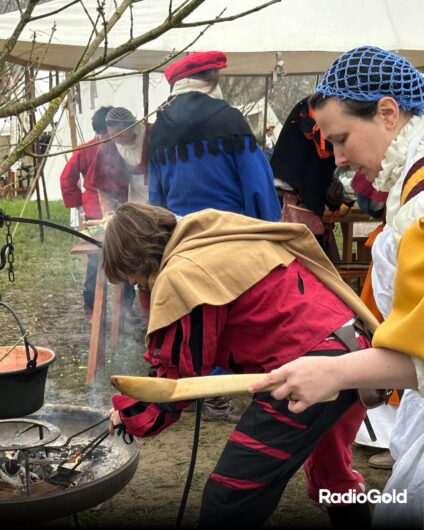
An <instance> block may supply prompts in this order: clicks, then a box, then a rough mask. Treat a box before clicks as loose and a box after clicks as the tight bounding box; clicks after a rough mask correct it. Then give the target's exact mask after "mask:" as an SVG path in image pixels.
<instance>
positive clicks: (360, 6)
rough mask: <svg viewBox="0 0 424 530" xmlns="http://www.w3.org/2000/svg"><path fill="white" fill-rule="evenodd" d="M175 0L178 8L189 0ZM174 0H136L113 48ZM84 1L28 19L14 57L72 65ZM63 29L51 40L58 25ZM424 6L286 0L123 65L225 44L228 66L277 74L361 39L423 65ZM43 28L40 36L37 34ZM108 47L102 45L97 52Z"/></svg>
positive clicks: (186, 33)
mask: <svg viewBox="0 0 424 530" xmlns="http://www.w3.org/2000/svg"><path fill="white" fill-rule="evenodd" d="M184 3H185V2H184V0H174V2H172V7H173V9H175V8H176V6H180V5H182V4H184ZM261 3H264V0H206V1H205V2H204V3H203V4H202V5H200V7H199V8H198V9H196V11H195V12H194V13H193V14H192V15H190V17H188V19H187V21H188V22H193V21H199V20H213V19H215V17H217V16H218V15H219V14H220V13H221V12H222V11H223V10H224V9H225V12H224V15H223V16H226V17H228V16H231V15H234V14H236V13H239V12H242V11H246V10H249V9H252V8H253V7H255V6H257V5H258V4H261ZM67 4H68V0H52V1H51V2H47V3H44V4H41V5H38V6H37V7H36V9H35V11H34V16H39V15H42V14H45V13H51V12H53V11H55V10H57V9H58V8H60V7H63V6H65V5H67ZM83 4H84V8H85V9H86V11H87V12H88V13H90V14H91V15H92V17H94V18H95V17H96V15H97V12H96V10H97V1H96V0H84V1H83ZM169 5H170V2H169V0H143V2H137V3H134V4H132V12H131V15H132V17H133V21H134V23H133V26H131V21H130V12H129V10H127V12H126V13H125V14H124V15H123V17H122V18H121V19H120V20H119V21H118V23H117V24H116V25H115V26H114V27H113V28H112V30H111V32H110V34H109V35H108V49H112V48H117V47H119V46H120V45H122V44H124V43H126V42H127V41H128V39H129V37H130V28H131V27H132V34H133V35H134V36H135V37H137V36H140V35H143V34H145V33H146V32H148V31H149V30H151V29H152V28H154V27H156V26H158V25H160V24H161V23H163V22H164V21H165V20H166V18H167V16H168V12H169ZM84 8H83V6H82V5H81V3H79V2H78V3H76V4H73V5H71V6H69V7H67V8H66V10H64V11H61V12H60V13H57V14H56V15H53V16H50V17H48V18H38V19H37V20H33V21H31V22H30V24H28V26H27V27H26V28H25V29H24V31H23V32H22V34H21V36H20V39H19V42H18V43H17V44H16V46H15V47H14V49H13V50H12V53H11V54H10V56H11V59H12V60H13V59H15V60H16V61H18V62H19V61H25V60H28V59H29V58H31V60H32V61H35V62H37V60H39V61H41V63H42V64H44V65H46V66H49V67H55V68H59V69H64V70H66V69H72V68H73V67H74V66H75V65H76V64H77V62H78V60H79V58H80V56H81V53H82V52H83V51H84V49H85V46H86V43H87V40H88V37H89V35H90V32H91V30H92V26H91V24H90V22H89V19H88V17H87V13H86V11H84ZM104 9H105V14H106V16H110V15H111V14H112V13H113V12H114V11H115V2H114V0H105V2H104ZM18 20H19V13H17V12H14V13H7V14H5V15H2V16H1V17H0V47H1V46H2V45H3V44H4V43H5V42H6V41H7V39H8V38H9V37H10V35H11V32H12V28H14V27H15V25H16V23H17V21H18ZM53 22H54V23H55V27H56V31H55V33H54V35H53V39H52V42H51V44H50V45H47V43H48V42H49V39H50V36H51V29H52V26H53ZM423 27H424V9H423V2H422V0H371V1H370V0H321V1H320V2H317V1H316V0H282V1H281V2H279V3H277V4H274V5H271V6H269V7H267V8H266V9H263V10H261V11H258V12H254V13H252V14H250V15H248V16H246V17H244V18H240V19H237V20H234V21H229V22H224V23H221V24H215V25H213V26H212V27H210V28H209V29H208V30H207V31H206V32H205V33H204V35H202V36H201V38H200V39H198V40H196V41H195V42H194V44H191V45H190V43H191V42H193V41H194V40H195V39H196V37H198V36H199V33H200V32H201V30H202V29H204V28H205V26H202V27H185V28H182V29H180V28H175V29H172V30H170V31H168V32H166V33H165V34H163V35H162V36H160V37H159V38H157V39H155V40H153V41H152V42H148V43H146V44H144V45H143V46H141V47H140V48H138V49H136V50H134V51H133V52H131V53H129V54H127V55H125V57H122V58H121V59H120V60H119V63H118V64H117V66H119V67H126V68H131V69H138V68H141V67H157V65H158V64H159V63H160V61H161V60H163V59H164V58H165V57H167V56H168V54H169V53H170V52H172V51H177V52H178V50H182V49H184V48H185V47H187V46H188V51H205V50H211V49H212V50H213V49H217V48H218V49H220V50H222V51H225V52H226V53H227V54H228V58H229V62H228V68H227V71H228V73H229V74H268V75H269V74H271V73H272V72H273V71H274V69H275V67H276V65H277V63H278V62H279V61H283V62H284V64H283V68H284V71H285V72H286V73H314V72H323V71H324V70H325V69H326V68H327V66H328V65H329V63H330V62H331V61H332V60H333V59H334V58H335V57H336V56H337V55H339V54H340V52H343V51H346V50H348V49H350V48H353V47H355V46H359V45H363V44H374V45H376V46H380V47H382V48H387V49H391V50H395V51H398V52H399V53H401V54H404V55H406V56H407V57H408V58H409V59H410V60H411V61H412V62H413V63H414V64H415V65H416V66H418V67H421V66H424V39H423V38H422V31H423V29H422V28H423ZM34 34H36V42H35V43H34V42H33V36H34ZM102 53H103V50H102V49H99V50H98V55H99V56H100V55H101V54H102Z"/></svg>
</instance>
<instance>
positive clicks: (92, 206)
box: [60, 138, 103, 219]
mask: <svg viewBox="0 0 424 530" xmlns="http://www.w3.org/2000/svg"><path fill="white" fill-rule="evenodd" d="M96 141H97V138H93V139H92V140H90V141H89V142H87V143H86V144H83V145H90V144H93V143H94V142H96ZM98 149H99V146H98V145H93V146H92V147H88V148H86V149H81V150H78V151H74V153H73V154H72V157H71V158H70V159H69V161H68V163H67V164H66V166H65V168H64V169H63V171H62V174H61V175H60V189H61V191H62V197H63V202H64V204H65V206H66V208H79V207H80V206H82V207H83V209H84V213H85V215H86V216H87V217H91V218H93V219H101V218H102V217H103V214H102V210H101V208H100V203H99V198H98V195H97V189H96V188H95V186H93V184H92V174H93V171H94V165H95V161H96V157H97V153H98ZM81 177H82V178H83V190H81V187H80V185H79V184H80V178H81Z"/></svg>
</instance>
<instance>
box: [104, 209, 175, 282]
mask: <svg viewBox="0 0 424 530" xmlns="http://www.w3.org/2000/svg"><path fill="white" fill-rule="evenodd" d="M176 224H177V220H176V218H175V215H174V214H173V213H172V212H170V211H169V210H166V209H165V208H159V207H158V206H150V205H147V204H136V203H131V202H128V203H126V204H123V205H122V206H120V207H119V208H118V209H117V210H116V212H115V214H114V216H113V217H112V219H111V221H110V222H109V223H108V225H107V228H106V233H105V238H104V242H103V268H104V271H105V274H106V276H107V278H108V280H109V281H110V282H111V283H120V282H122V281H125V280H127V276H128V274H142V275H144V276H145V277H146V278H148V277H149V275H150V274H152V273H153V274H154V273H156V272H158V270H159V266H160V262H161V260H162V256H163V252H164V250H165V246H166V244H167V243H168V240H169V238H170V237H171V234H172V232H173V230H174V228H175V226H176Z"/></svg>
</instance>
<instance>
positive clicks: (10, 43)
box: [0, 0, 40, 68]
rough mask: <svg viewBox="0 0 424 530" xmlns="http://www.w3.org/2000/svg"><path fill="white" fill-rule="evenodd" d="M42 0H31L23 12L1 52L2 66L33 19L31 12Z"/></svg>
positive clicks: (0, 63)
mask: <svg viewBox="0 0 424 530" xmlns="http://www.w3.org/2000/svg"><path fill="white" fill-rule="evenodd" d="M39 1H40V0H30V1H29V3H28V5H27V8H26V9H25V12H24V13H22V15H21V18H20V20H19V22H18V24H17V26H16V28H15V29H14V31H13V33H12V35H11V37H10V39H8V40H7V42H6V44H5V45H4V48H3V50H2V51H1V53H0V68H2V67H3V65H4V63H5V61H6V59H7V57H8V56H9V54H10V52H11V51H12V50H13V48H14V47H15V45H16V43H17V42H18V39H19V36H20V34H21V33H22V30H23V29H24V27H25V26H26V25H27V24H28V22H29V21H30V19H31V13H32V12H33V11H34V8H35V6H36V5H37V4H38V3H39Z"/></svg>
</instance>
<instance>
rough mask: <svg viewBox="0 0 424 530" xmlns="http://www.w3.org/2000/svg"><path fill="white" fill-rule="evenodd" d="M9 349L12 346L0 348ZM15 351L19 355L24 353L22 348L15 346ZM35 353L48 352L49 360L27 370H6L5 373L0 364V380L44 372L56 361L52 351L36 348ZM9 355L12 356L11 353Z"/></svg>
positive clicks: (40, 347)
mask: <svg viewBox="0 0 424 530" xmlns="http://www.w3.org/2000/svg"><path fill="white" fill-rule="evenodd" d="M11 347H12V346H0V349H2V348H11ZM15 350H16V351H18V352H19V353H23V354H24V353H25V347H24V346H16V348H15ZM37 351H38V354H39V355H40V353H43V352H48V354H49V358H48V359H46V360H44V361H42V362H37V364H36V366H35V367H34V368H31V369H28V368H27V367H25V368H19V369H17V370H7V371H6V370H2V363H1V362H0V378H1V377H2V376H10V375H21V374H27V373H34V372H37V371H39V370H45V369H46V368H48V366H50V364H51V363H52V362H54V361H55V360H56V353H55V352H54V351H53V350H50V349H49V348H44V347H43V346H37ZM10 355H13V352H12V353H11V354H10Z"/></svg>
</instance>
